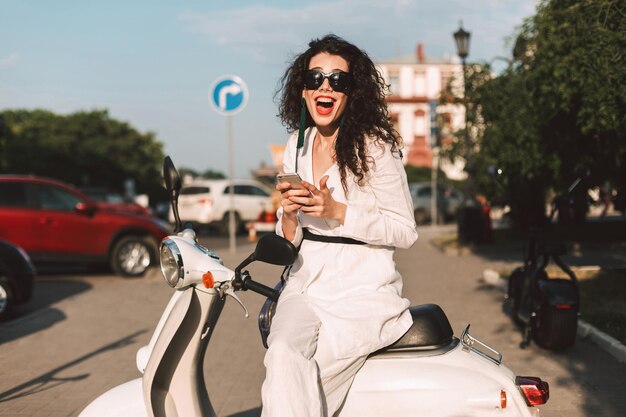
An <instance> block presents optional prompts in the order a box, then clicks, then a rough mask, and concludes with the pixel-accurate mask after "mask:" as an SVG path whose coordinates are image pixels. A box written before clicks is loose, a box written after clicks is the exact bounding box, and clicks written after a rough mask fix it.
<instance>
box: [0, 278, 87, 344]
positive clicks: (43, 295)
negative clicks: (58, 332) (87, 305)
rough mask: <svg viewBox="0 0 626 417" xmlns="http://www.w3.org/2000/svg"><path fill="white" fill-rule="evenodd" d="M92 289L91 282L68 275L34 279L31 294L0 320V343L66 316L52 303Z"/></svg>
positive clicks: (48, 325)
mask: <svg viewBox="0 0 626 417" xmlns="http://www.w3.org/2000/svg"><path fill="white" fill-rule="evenodd" d="M89 289H91V285H90V284H88V283H86V282H84V281H78V280H72V279H68V278H61V277H59V278H55V277H54V276H46V277H44V278H36V279H35V287H34V291H33V298H32V299H31V300H30V301H29V302H28V303H26V304H23V305H20V306H17V307H15V311H14V312H13V317H12V318H11V319H10V320H8V321H6V322H3V323H0V344H2V343H5V342H8V341H10V340H14V339H18V338H20V337H23V336H27V335H29V334H32V333H36V332H38V331H40V330H44V329H47V328H49V327H51V326H53V325H54V324H55V323H58V322H60V321H63V320H65V314H64V313H63V312H62V311H61V310H58V309H56V308H54V307H51V306H52V305H53V304H55V303H57V302H59V301H61V300H63V299H65V298H68V297H72V296H74V295H76V294H79V293H82V292H84V291H87V290H89Z"/></svg>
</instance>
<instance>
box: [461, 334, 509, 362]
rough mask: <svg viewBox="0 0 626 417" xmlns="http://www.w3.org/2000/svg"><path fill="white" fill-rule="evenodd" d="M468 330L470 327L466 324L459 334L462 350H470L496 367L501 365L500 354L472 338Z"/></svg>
mask: <svg viewBox="0 0 626 417" xmlns="http://www.w3.org/2000/svg"><path fill="white" fill-rule="evenodd" d="M469 328H470V325H469V324H468V325H467V327H466V328H465V330H463V333H462V334H461V345H462V346H463V350H465V351H468V350H471V351H472V352H475V353H477V354H479V355H480V356H482V357H483V358H486V359H489V360H490V361H492V362H494V363H495V364H497V365H500V364H502V354H501V353H500V352H498V351H497V350H495V349H493V348H492V347H490V346H487V345H486V344H484V343H483V342H481V341H480V340H478V339H476V338H475V337H474V336H472V335H471V334H470V333H469Z"/></svg>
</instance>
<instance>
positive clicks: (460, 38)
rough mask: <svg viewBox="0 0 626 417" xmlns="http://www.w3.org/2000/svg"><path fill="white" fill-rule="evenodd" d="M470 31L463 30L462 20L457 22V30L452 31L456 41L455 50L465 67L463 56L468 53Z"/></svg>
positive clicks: (465, 56)
mask: <svg viewBox="0 0 626 417" xmlns="http://www.w3.org/2000/svg"><path fill="white" fill-rule="evenodd" d="M469 40H470V33H469V32H467V31H466V30H463V22H461V23H460V24H459V30H457V31H456V32H454V41H455V42H456V51H457V54H458V55H459V58H461V62H462V63H463V66H464V67H465V58H467V55H468V54H469Z"/></svg>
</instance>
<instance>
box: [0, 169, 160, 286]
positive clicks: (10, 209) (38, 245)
mask: <svg viewBox="0 0 626 417" xmlns="http://www.w3.org/2000/svg"><path fill="white" fill-rule="evenodd" d="M169 231H170V227H169V224H167V223H165V222H163V221H162V220H160V219H157V218H155V217H152V216H146V215H142V214H137V213H131V212H129V211H128V210H118V209H115V208H114V207H107V206H103V205H100V204H98V203H97V202H96V201H94V200H92V199H91V198H89V197H87V196H86V195H85V194H83V193H81V192H80V191H78V190H77V189H75V188H74V187H72V186H70V185H67V184H64V183H62V182H60V181H56V180H52V179H48V178H41V177H33V176H18V175H0V239H4V240H6V241H9V242H11V243H14V244H16V245H19V246H21V247H22V248H23V249H24V250H25V251H26V252H27V253H28V255H29V256H30V257H31V259H32V260H33V262H34V263H35V265H40V264H46V263H66V264H76V263H81V264H82V263H103V262H106V263H108V264H109V265H110V266H111V269H112V270H113V271H114V272H115V273H116V274H119V275H123V276H140V275H143V274H144V272H146V270H147V269H148V267H149V266H150V264H151V263H152V262H153V261H154V260H156V259H157V255H158V254H157V246H158V242H160V241H161V239H162V238H163V237H165V236H167V235H168V234H169Z"/></svg>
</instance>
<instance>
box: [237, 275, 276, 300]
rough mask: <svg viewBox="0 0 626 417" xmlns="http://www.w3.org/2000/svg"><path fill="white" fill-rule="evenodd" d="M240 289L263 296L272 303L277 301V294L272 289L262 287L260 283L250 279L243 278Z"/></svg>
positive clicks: (265, 286)
mask: <svg viewBox="0 0 626 417" xmlns="http://www.w3.org/2000/svg"><path fill="white" fill-rule="evenodd" d="M242 289H243V290H244V291H246V290H250V291H254V292H255V293H257V294H261V295H264V296H265V297H267V298H269V299H270V300H272V301H278V296H279V293H278V291H276V290H275V289H273V288H270V287H268V286H267V285H263V284H261V283H260V282H256V281H253V280H252V278H245V279H244V281H243V285H242Z"/></svg>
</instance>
